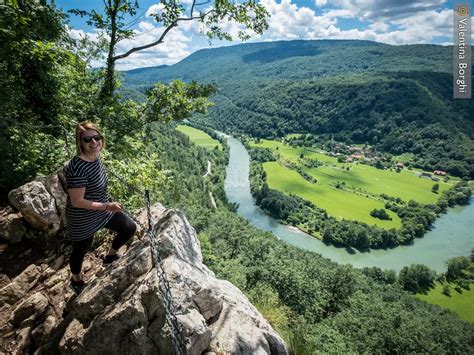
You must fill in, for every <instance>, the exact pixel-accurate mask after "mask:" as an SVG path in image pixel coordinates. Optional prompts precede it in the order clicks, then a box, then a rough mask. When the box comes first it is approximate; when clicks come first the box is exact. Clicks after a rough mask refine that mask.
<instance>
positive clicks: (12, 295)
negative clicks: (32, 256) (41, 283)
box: [0, 264, 41, 307]
mask: <svg viewBox="0 0 474 355" xmlns="http://www.w3.org/2000/svg"><path fill="white" fill-rule="evenodd" d="M40 276H41V269H40V268H39V267H38V266H36V265H34V264H32V265H30V266H28V267H27V268H26V269H25V270H24V271H23V272H22V273H21V274H20V275H18V276H17V277H15V278H14V279H13V281H12V282H11V283H9V284H8V285H6V286H5V287H3V288H2V289H0V307H1V305H4V304H10V305H12V304H14V303H16V301H18V300H19V299H20V298H22V297H23V296H24V295H25V294H26V293H27V292H28V291H29V290H30V289H31V288H32V287H33V286H34V285H35V284H36V282H37V281H38V279H39V278H40Z"/></svg>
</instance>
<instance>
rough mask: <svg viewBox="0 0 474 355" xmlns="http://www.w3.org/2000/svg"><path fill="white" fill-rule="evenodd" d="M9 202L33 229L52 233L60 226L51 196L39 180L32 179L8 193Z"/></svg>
mask: <svg viewBox="0 0 474 355" xmlns="http://www.w3.org/2000/svg"><path fill="white" fill-rule="evenodd" d="M8 199H9V200H10V203H11V204H12V205H13V206H15V208H16V209H18V210H19V211H20V212H21V214H22V215H23V218H25V220H26V221H27V222H28V223H29V224H30V225H31V226H32V227H33V228H35V229H39V230H45V231H47V232H49V233H50V234H54V233H56V232H57V231H58V229H59V227H60V219H59V216H58V212H57V209H56V202H55V199H54V198H53V196H52V195H51V194H50V193H49V192H48V190H46V187H45V186H44V185H43V184H42V183H41V182H39V181H32V182H29V183H27V184H25V185H23V186H20V187H19V188H17V189H15V190H12V191H10V193H9V194H8Z"/></svg>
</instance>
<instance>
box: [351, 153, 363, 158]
mask: <svg viewBox="0 0 474 355" xmlns="http://www.w3.org/2000/svg"><path fill="white" fill-rule="evenodd" d="M351 158H352V159H363V158H364V156H363V155H362V154H352V155H351Z"/></svg>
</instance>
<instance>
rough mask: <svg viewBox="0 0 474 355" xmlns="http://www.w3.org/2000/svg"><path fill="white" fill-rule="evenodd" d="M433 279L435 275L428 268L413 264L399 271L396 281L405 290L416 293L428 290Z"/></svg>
mask: <svg viewBox="0 0 474 355" xmlns="http://www.w3.org/2000/svg"><path fill="white" fill-rule="evenodd" d="M435 277H436V273H435V272H434V271H432V270H431V269H430V268H429V267H428V266H426V265H422V264H413V265H410V266H405V267H403V269H401V270H400V274H399V276H398V280H399V281H400V284H401V285H402V287H403V288H404V289H405V290H407V291H410V292H413V293H416V292H420V291H425V290H427V289H429V288H430V287H431V286H432V285H433V282H434V280H435Z"/></svg>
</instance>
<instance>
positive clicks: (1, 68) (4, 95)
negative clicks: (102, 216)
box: [0, 0, 70, 188]
mask: <svg viewBox="0 0 474 355" xmlns="http://www.w3.org/2000/svg"><path fill="white" fill-rule="evenodd" d="M1 11H2V14H1V16H0V41H1V43H2V46H1V48H0V117H2V123H1V124H2V129H1V131H0V132H1V133H0V157H1V159H0V170H1V171H2V174H1V176H0V186H1V187H3V188H5V187H14V186H18V185H19V184H21V183H24V182H25V181H28V180H30V179H31V178H33V177H34V176H35V175H36V173H37V172H45V171H49V170H51V169H53V168H54V167H59V165H60V164H58V160H61V159H64V157H65V153H64V152H63V153H64V154H62V153H60V154H59V155H56V154H55V152H56V151H57V150H58V147H60V146H61V143H60V142H59V141H60V138H59V137H60V136H61V134H62V131H61V128H60V126H59V124H61V123H62V122H63V119H62V117H61V116H60V111H61V101H62V95H61V90H62V88H63V85H64V82H63V81H62V80H61V78H62V72H61V68H60V66H59V65H58V64H59V63H64V64H65V65H66V66H67V65H68V64H70V57H69V56H68V54H67V52H66V51H64V49H63V48H61V47H60V45H61V43H62V41H63V39H64V28H63V24H62V21H63V18H64V17H63V15H62V14H61V13H59V12H58V11H57V10H56V9H55V8H54V6H52V5H50V4H46V3H44V2H39V1H34V2H32V1H23V0H19V1H12V0H7V1H6V2H5V3H4V4H3V5H2V10H1Z"/></svg>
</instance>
